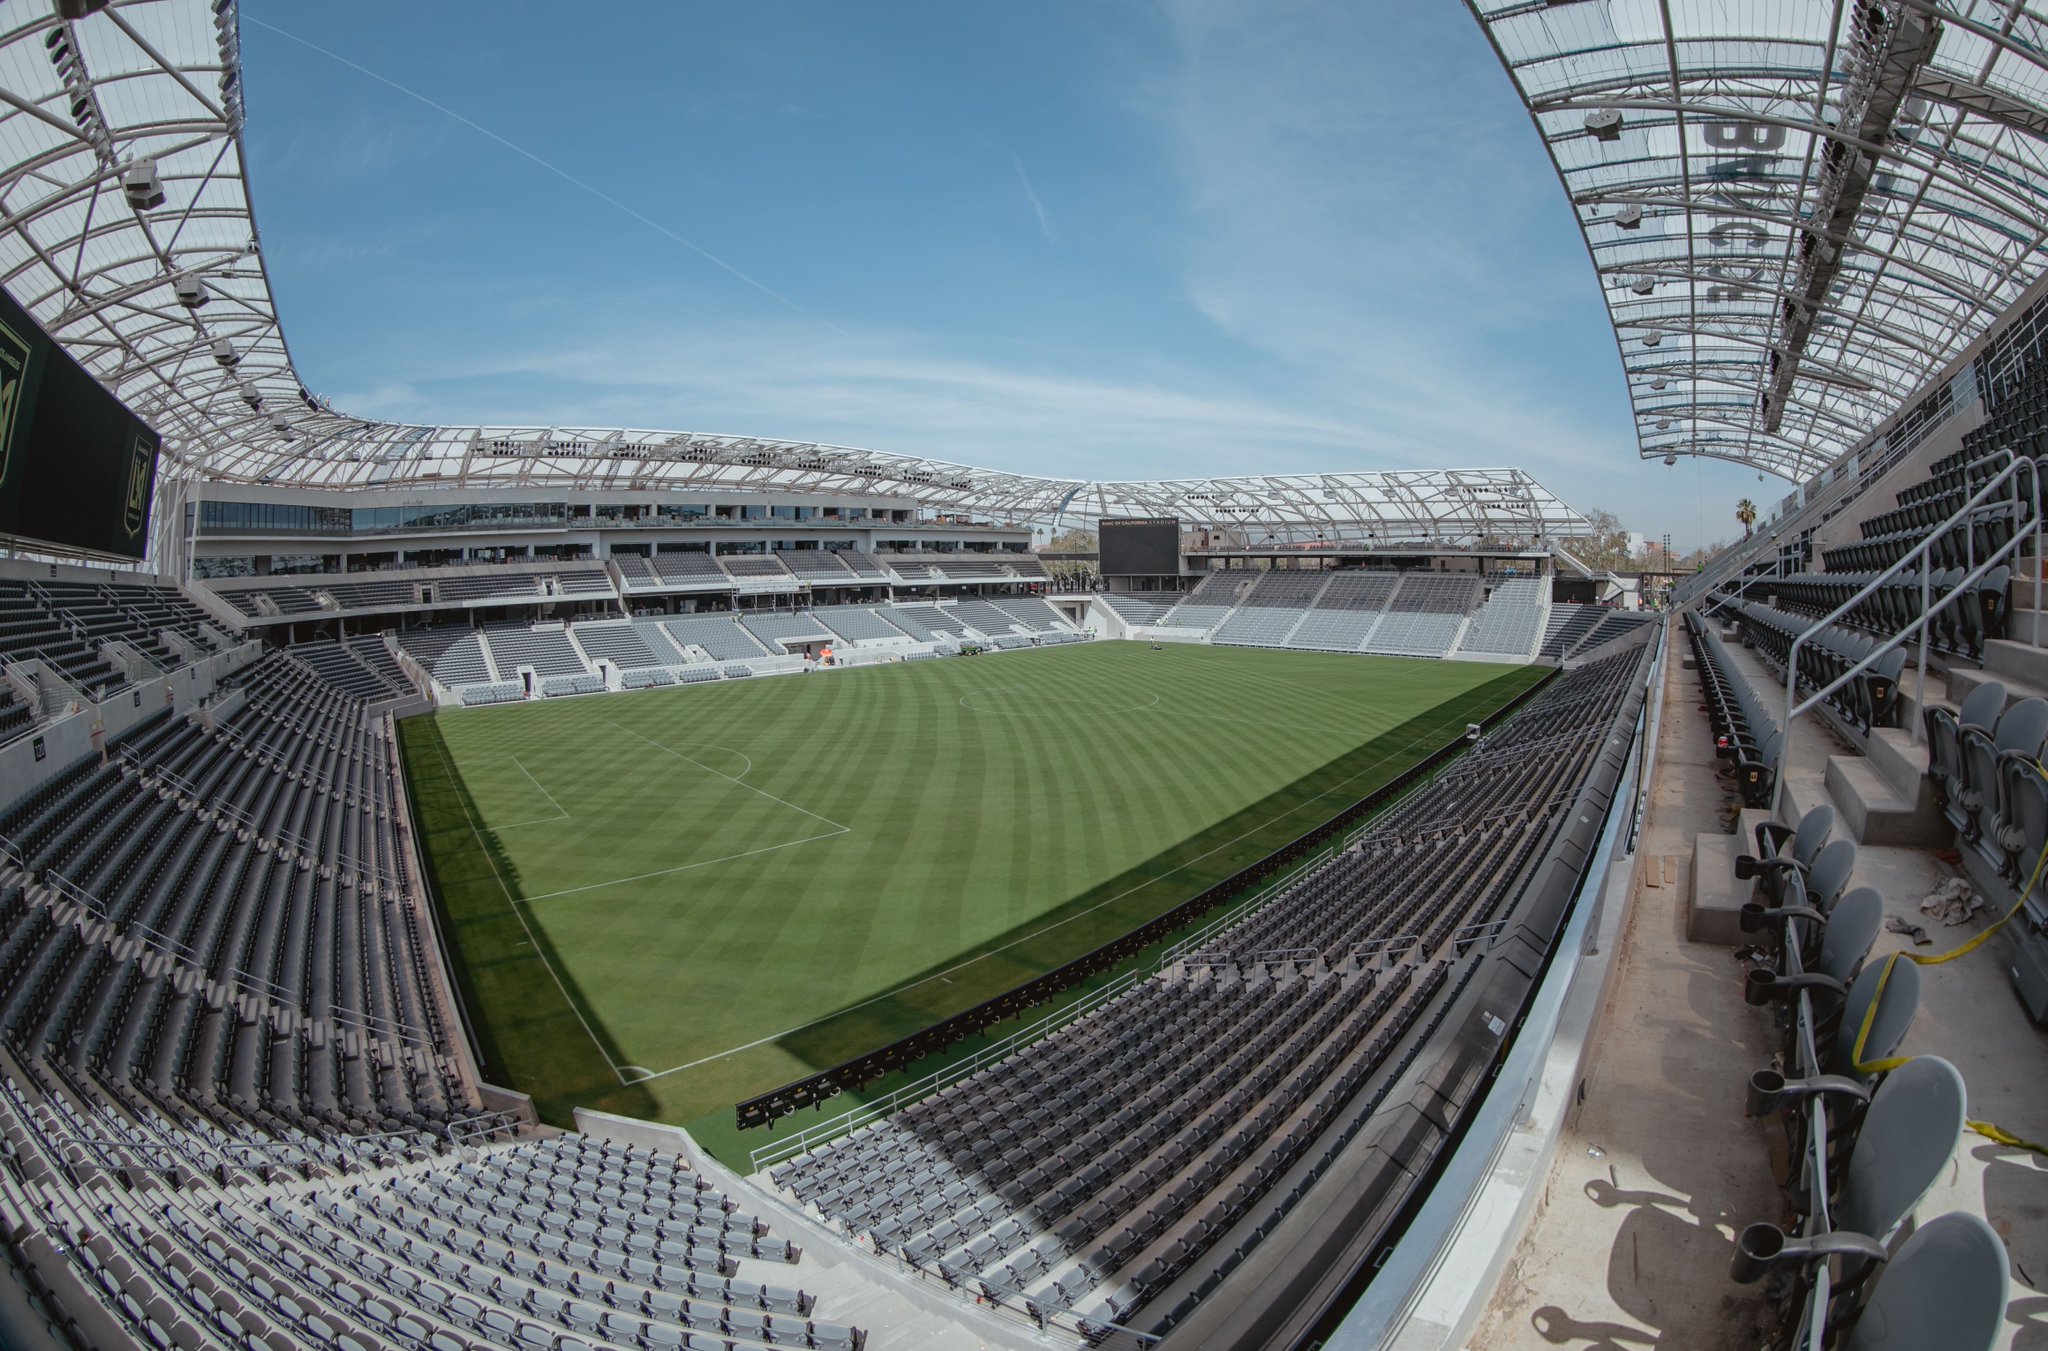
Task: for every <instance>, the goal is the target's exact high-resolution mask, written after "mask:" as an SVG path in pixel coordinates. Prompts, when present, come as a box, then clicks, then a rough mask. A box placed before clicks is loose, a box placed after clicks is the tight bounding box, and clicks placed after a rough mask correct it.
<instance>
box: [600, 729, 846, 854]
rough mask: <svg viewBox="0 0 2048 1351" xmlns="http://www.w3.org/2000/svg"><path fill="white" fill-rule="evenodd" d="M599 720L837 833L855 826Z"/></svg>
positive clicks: (691, 743)
mask: <svg viewBox="0 0 2048 1351" xmlns="http://www.w3.org/2000/svg"><path fill="white" fill-rule="evenodd" d="M598 721H600V722H607V723H611V725H612V726H614V727H616V728H618V729H619V730H620V731H621V732H624V733H625V734H626V735H627V736H630V737H638V738H639V739H640V740H642V741H644V742H646V743H647V744H648V745H650V746H652V747H654V749H656V750H658V751H666V752H668V753H669V754H670V755H673V756H674V757H675V758H676V759H678V760H687V761H689V763H691V764H693V765H695V766H696V767H697V768H699V769H701V770H703V771H704V772H705V773H706V774H716V775H717V776H718V777H719V778H721V779H724V780H725V781H726V782H727V783H731V784H738V785H739V786H740V787H741V788H744V789H746V790H747V791H748V792H749V793H759V794H760V795H761V796H762V797H765V798H767V799H768V800H769V801H770V802H773V803H776V804H778V805H779V806H784V807H787V808H789V809H790V810H791V811H793V812H802V813H803V814H804V815H805V816H808V817H810V818H811V819H812V820H813V821H823V822H824V823H825V824H826V825H828V826H830V827H832V829H833V831H834V832H835V833H837V834H844V833H845V832H847V831H849V830H851V829H853V827H851V826H848V825H843V824H841V823H840V822H838V821H834V820H833V819H832V818H831V817H829V816H820V815H818V814H817V813H816V812H814V811H812V810H810V809H809V808H808V807H799V806H797V805H796V804H795V803H794V802H791V801H789V800H788V799H787V798H779V797H777V796H775V794H773V793H771V792H769V791H768V790H767V789H765V788H756V787H754V785H753V784H751V783H748V782H746V781H745V780H744V779H738V778H734V777H733V776H732V775H730V774H727V773H726V772H725V771H724V770H719V769H713V768H712V767H711V766H709V765H707V764H705V763H704V762H703V761H702V760H698V759H695V758H693V757H691V756H688V755H685V754H683V753H682V752H681V751H679V750H677V749H675V748H674V747H673V746H664V745H662V744H661V743H660V742H659V741H656V740H655V739H654V738H653V737H651V736H641V734H640V733H638V732H636V731H634V730H633V729H632V728H630V727H628V726H626V725H625V724H624V723H618V722H612V720H611V719H610V718H600V719H598ZM683 744H684V745H688V746H709V745H711V744H712V743H711V742H709V741H688V742H684V743H683ZM717 749H719V750H722V751H725V752H726V753H727V754H728V755H738V756H739V757H740V759H742V760H746V761H747V768H748V769H749V770H751V769H753V767H754V762H753V761H752V760H749V759H747V757H746V756H745V755H744V754H742V753H741V752H739V751H736V750H733V749H732V748H730V747H728V746H719V747H717Z"/></svg>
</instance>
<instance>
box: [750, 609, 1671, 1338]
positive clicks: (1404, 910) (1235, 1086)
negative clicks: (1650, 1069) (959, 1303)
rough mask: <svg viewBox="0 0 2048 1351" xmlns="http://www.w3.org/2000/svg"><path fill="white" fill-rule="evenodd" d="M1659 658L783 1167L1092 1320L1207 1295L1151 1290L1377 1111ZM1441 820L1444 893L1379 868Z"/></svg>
mask: <svg viewBox="0 0 2048 1351" xmlns="http://www.w3.org/2000/svg"><path fill="white" fill-rule="evenodd" d="M1645 656H1646V649H1645V648H1642V647H1638V648H1636V649H1634V650H1632V651H1629V652H1625V653H1621V654H1617V655H1616V656H1614V657H1612V658H1610V659H1608V660H1606V661H1603V662H1598V663H1594V664H1591V665H1588V666H1587V667H1585V668H1582V669H1581V670H1579V671H1576V672H1573V673H1570V674H1567V675H1563V676H1560V677H1558V678H1557V679H1555V680H1554V681H1553V682H1552V684H1551V685H1549V686H1548V687H1547V688H1546V689H1545V690H1544V691H1543V692H1542V693H1541V694H1539V695H1538V696H1537V697H1536V698H1535V699H1533V700H1532V701H1531V702H1530V703H1529V704H1528V705H1527V706H1526V707H1524V708H1523V709H1521V710H1519V711H1518V712H1517V713H1515V714H1514V715H1513V716H1512V717H1511V718H1509V719H1508V720H1507V721H1506V722H1504V723H1503V724H1502V726H1501V727H1499V728H1497V729H1496V730H1495V731H1494V733H1493V734H1492V735H1491V736H1490V737H1489V738H1488V739H1487V740H1486V741H1484V742H1482V743H1481V745H1480V746H1479V748H1478V749H1477V750H1475V751H1474V752H1472V753H1471V754H1470V755H1469V756H1468V757H1467V758H1466V759H1463V760H1460V761H1458V762H1457V764H1456V767H1455V770H1454V772H1453V773H1452V774H1451V775H1449V776H1446V777H1445V778H1444V779H1441V780H1439V781H1438V782H1437V783H1436V784H1433V785H1431V786H1430V787H1427V788H1424V789H1422V790H1420V791H1419V792H1418V793H1417V794H1415V795H1414V797H1412V798H1411V799H1409V800H1408V801H1406V802H1405V803H1404V804H1403V805H1402V806H1401V807H1400V808H1398V809H1397V810H1396V811H1395V813H1394V814H1393V815H1392V816H1390V817H1389V818H1387V819H1386V821H1385V822H1384V823H1382V824H1381V825H1378V826H1376V827H1375V828H1374V829H1373V831H1372V832H1371V833H1370V834H1368V835H1367V836H1366V837H1365V839H1364V840H1363V841H1362V842H1361V843H1360V844H1358V845H1357V846H1356V847H1355V848H1354V849H1352V850H1348V851H1346V852H1344V853H1343V854H1341V855H1339V856H1337V857H1336V858H1335V859H1333V860H1332V861H1330V862H1329V863H1327V864H1324V865H1320V866H1319V867H1318V869H1317V871H1316V872H1314V873H1313V874H1311V875H1310V876H1309V877H1306V878H1303V879H1300V880H1298V881H1296V882H1294V883H1293V884H1292V885H1290V886H1289V887H1288V888H1287V889H1285V890H1284V891H1283V892H1281V893H1279V894H1278V895H1277V896H1276V897H1275V898H1273V899H1271V900H1268V901H1267V902H1265V903H1264V904H1263V905H1262V906H1261V907H1260V908H1259V909H1257V910H1255V911H1253V912H1252V914H1251V915H1250V916H1249V917H1247V918H1245V919H1244V920H1242V921H1241V922H1239V923H1238V924H1237V925H1236V926H1235V927H1233V928H1230V929H1227V930H1225V931H1224V932H1223V933H1222V934H1221V935H1219V936H1218V937H1217V938H1215V939H1214V940H1213V941H1211V942H1209V943H1207V944H1205V949H1207V950H1205V951H1204V952H1203V953H1200V954H1195V955H1191V956H1187V957H1184V958H1182V959H1180V960H1178V961H1175V962H1174V963H1173V964H1171V965H1169V966H1168V967H1167V968H1166V969H1165V970H1164V971H1162V972H1161V973H1159V974H1157V975H1155V976H1153V977H1152V978H1151V979H1149V980H1145V981H1142V982H1140V983H1139V984H1137V985H1136V986H1134V987H1133V988H1132V989H1131V990H1129V991H1128V992H1126V993H1124V994H1122V995H1120V996H1117V997H1116V998H1114V999H1112V1000H1109V1001H1108V1002H1106V1003H1104V1004H1102V1005H1101V1006H1099V1007H1097V1008H1095V1009H1093V1010H1091V1011H1090V1012H1088V1013H1087V1014H1086V1015H1085V1016H1082V1017H1080V1018H1078V1019H1076V1020H1074V1021H1072V1022H1070V1023H1068V1024H1066V1025H1065V1026H1064V1027H1061V1028H1060V1029H1058V1030H1057V1031H1055V1032H1054V1033H1052V1034H1051V1035H1049V1036H1047V1037H1045V1038H1044V1039H1042V1040H1040V1041H1038V1042H1036V1043H1034V1044H1032V1045H1030V1046H1028V1047H1026V1048H1024V1049H1022V1050H1019V1051H1016V1052H1014V1053H1012V1054H1011V1055H1009V1056H1008V1057H1006V1058H1004V1059H1002V1060H1000V1061H998V1062H996V1063H995V1064H993V1065H991V1066H988V1067H985V1068H983V1069H982V1070H980V1071H979V1072H977V1073H975V1074H974V1075H972V1076H970V1077H967V1078H965V1079H962V1080H961V1081H959V1082H957V1083H955V1084H952V1085H950V1086H948V1087H946V1088H944V1089H943V1090H942V1091H940V1092H938V1093H935V1094H934V1095H932V1096H930V1097H927V1098H924V1099H922V1100H920V1101H917V1102H915V1103H913V1104H911V1105H909V1106H907V1107H904V1108H902V1109H900V1110H898V1111H897V1112H896V1113H895V1114H894V1115H893V1116H891V1117H889V1118H887V1119H885V1120H882V1121H877V1122H874V1123H871V1124H868V1125H865V1126H862V1127H861V1128H859V1129H858V1130H855V1131H854V1132H853V1133H852V1134H850V1135H847V1136H844V1137H842V1138H840V1139H838V1140H836V1141H833V1142H831V1143H829V1144H826V1145H823V1146H822V1147H818V1148H815V1149H813V1150H811V1151H810V1152H807V1153H804V1154H801V1155H799V1156H797V1157H796V1158H794V1159H791V1160H789V1161H787V1162H785V1163H781V1164H778V1165H775V1166H773V1167H772V1168H771V1169H770V1170H769V1179H770V1181H771V1182H772V1183H773V1184H774V1185H776V1186H778V1187H781V1188H784V1189H785V1190H787V1191H788V1192H789V1193H790V1194H791V1195H792V1196H793V1197H794V1198H795V1199H797V1200H799V1201H801V1202H802V1203H804V1204H805V1205H806V1206H807V1207H809V1208H811V1209H812V1210H814V1211H815V1212H816V1213H817V1214H818V1215H819V1216H820V1217H821V1218H823V1219H825V1220H826V1221H828V1222H830V1223H831V1224H833V1225H834V1226H836V1227H837V1228H839V1229H841V1230H842V1231H843V1232H845V1233H847V1234H848V1235H849V1236H852V1235H865V1236H866V1237H867V1238H868V1239H869V1240H870V1241H872V1243H873V1244H874V1245H875V1246H876V1247H877V1248H878V1249H880V1250H882V1251H884V1252H888V1253H891V1254H893V1255H896V1256H898V1257H900V1258H901V1259H902V1260H904V1261H906V1262H908V1263H911V1264H913V1265H914V1266H916V1267H918V1268H920V1269H921V1270H923V1271H926V1272H928V1273H930V1274H932V1275H934V1276H936V1277H938V1278H939V1279H941V1280H943V1281H945V1282H946V1283H947V1284H949V1285H952V1286H954V1287H956V1288H958V1289H959V1290H961V1291H962V1292H963V1293H964V1294H967V1295H970V1296H973V1297H975V1298H977V1299H978V1300H983V1299H985V1300H989V1301H992V1302H998V1303H1004V1304H1006V1305H1010V1306H1012V1307H1019V1306H1021V1307H1025V1308H1027V1309H1029V1310H1033V1311H1035V1312H1036V1314H1037V1315H1038V1316H1040V1317H1041V1318H1043V1317H1047V1316H1051V1315H1052V1314H1054V1313H1062V1312H1064V1313H1071V1314H1075V1315H1078V1316H1079V1317H1080V1318H1081V1319H1082V1320H1083V1324H1082V1326H1083V1331H1084V1333H1085V1332H1086V1331H1087V1329H1088V1328H1089V1327H1093V1328H1095V1330H1096V1333H1097V1335H1101V1334H1103V1333H1105V1332H1106V1331H1107V1330H1108V1328H1109V1326H1110V1325H1112V1324H1125V1323H1128V1322H1130V1321H1131V1320H1134V1319H1141V1321H1143V1322H1144V1324H1145V1325H1146V1326H1148V1327H1151V1328H1153V1329H1154V1330H1157V1329H1159V1328H1161V1327H1164V1326H1168V1325H1171V1324H1172V1323H1173V1322H1174V1321H1175V1320H1176V1319H1177V1318H1178V1317H1180V1316H1184V1315H1185V1313H1186V1312H1187V1310H1188V1309H1189V1308H1191V1307H1192V1304H1193V1300H1194V1298H1195V1297H1196V1296H1195V1295H1194V1294H1192V1293H1189V1294H1187V1295H1185V1296H1184V1297H1183V1298H1181V1299H1179V1300H1176V1301H1175V1302H1174V1303H1173V1305H1172V1307H1157V1308H1148V1306H1151V1305H1154V1304H1155V1303H1156V1301H1158V1300H1159V1298H1160V1297H1161V1296H1162V1295H1163V1294H1164V1293H1165V1292H1166V1291H1167V1290H1168V1288H1169V1287H1175V1288H1177V1289H1190V1290H1192V1289H1193V1288H1199V1289H1203V1290H1206V1289H1208V1288H1212V1287H1213V1286H1214V1284H1215V1283H1216V1282H1217V1281H1219V1280H1220V1279H1221V1278H1222V1276H1223V1275H1224V1274H1226V1273H1227V1272H1229V1271H1230V1270H1233V1269H1234V1268H1235V1267H1236V1266H1237V1265H1238V1264H1239V1263H1240V1262H1242V1260H1243V1259H1244V1257H1245V1256H1246V1255H1247V1254H1249V1253H1250V1252H1251V1251H1252V1250H1253V1249H1254V1248H1256V1246H1257V1245H1258V1243H1259V1241H1260V1239H1261V1238H1262V1237H1263V1236H1264V1235H1265V1234H1267V1233H1268V1232H1270V1231H1271V1229H1272V1228H1273V1226H1274V1225H1276V1224H1277V1223H1278V1222H1279V1221H1280V1219H1281V1218H1282V1217H1284V1216H1285V1215H1286V1214H1287V1212H1288V1211H1289V1209H1290V1208H1291V1207H1292V1206H1293V1205H1294V1204H1295V1203H1296V1202H1297V1201H1298V1200H1299V1199H1300V1197H1301V1196H1303V1195H1305V1194H1306V1192H1307V1190H1308V1188H1309V1187H1310V1185H1311V1184H1312V1183H1313V1182H1314V1181H1315V1180H1316V1179H1317V1178H1318V1177H1320V1176H1321V1175H1322V1173H1323V1171H1324V1170H1325V1169H1326V1168H1327V1167H1328V1165H1329V1164H1330V1162H1331V1161H1332V1160H1333V1159H1334V1158H1335V1156H1336V1154H1337V1152H1338V1151H1339V1150H1340V1149H1342V1148H1343V1146H1344V1145H1345V1144H1346V1143H1348V1142H1349V1141H1350V1140H1351V1139H1352V1138H1354V1132H1355V1131H1356V1130H1357V1129H1358V1128H1359V1127H1360V1126H1361V1125H1362V1124H1363V1120H1364V1115H1369V1113H1367V1114H1364V1115H1361V1114H1359V1113H1357V1112H1355V1111H1353V1110H1351V1108H1350V1104H1351V1103H1352V1102H1353V1099H1354V1098H1355V1097H1357V1096H1358V1095H1359V1094H1360V1092H1361V1090H1362V1089H1363V1088H1364V1087H1365V1086H1366V1085H1367V1084H1368V1083H1369V1082H1372V1081H1374V1080H1375V1079H1376V1077H1379V1076H1381V1075H1382V1074H1383V1072H1384V1071H1385V1070H1386V1068H1387V1066H1388V1063H1389V1061H1388V1057H1389V1056H1390V1055H1391V1053H1392V1051H1393V1048H1394V1047H1395V1046H1396V1045H1397V1044H1399V1043H1400V1042H1401V1040H1402V1039H1403V1037H1404V1036H1405V1035H1406V1034H1407V1033H1408V1032H1409V1031H1410V1030H1411V1029H1412V1028H1413V1027H1414V1026H1415V1025H1416V1024H1417V1021H1418V1020H1419V1019H1421V1018H1422V1017H1424V1016H1425V1013H1426V1011H1427V1010H1428V1009H1429V1008H1430V1007H1431V1006H1432V1003H1433V1001H1434V1000H1436V999H1437V998H1438V996H1439V995H1441V994H1443V993H1444V992H1445V991H1446V990H1447V989H1448V988H1452V987H1455V986H1456V985H1457V983H1458V982H1459V981H1460V980H1461V979H1462V978H1463V977H1464V975H1465V974H1466V973H1469V971H1470V969H1471V968H1470V967H1468V966H1463V965H1461V958H1462V957H1463V955H1464V954H1465V953H1466V952H1467V950H1468V948H1469V945H1470V944H1471V942H1472V941H1473V939H1472V936H1471V935H1472V932H1473V925H1474V921H1475V919H1476V920H1479V921H1480V927H1484V920H1485V919H1490V918H1492V917H1493V916H1494V915H1495V914H1496V913H1497V911H1498V910H1499V908H1500V906H1501V905H1502V903H1503V901H1504V900H1505V899H1506V898H1508V897H1510V896H1512V895H1513V894H1514V890H1515V887H1516V884H1517V882H1518V881H1519V880H1520V879H1521V877H1525V876H1526V870H1527V867H1528V864H1529V861H1530V860H1531V859H1533V858H1534V857H1536V855H1537V853H1538V852H1539V851H1540V849H1541V848H1542V847H1543V846H1544V845H1545V844H1546V842H1547V841H1548V840H1550V839H1552V838H1554V837H1555V833H1556V830H1557V829H1558V828H1559V824H1560V822H1561V820H1562V819H1563V818H1564V817H1565V816H1566V813H1564V812H1563V810H1562V806H1561V804H1562V802H1563V801H1565V800H1566V799H1568V798H1569V797H1571V796H1572V795H1573V793H1575V792H1576V790H1577V788H1578V786H1579V783H1580V782H1581V781H1582V780H1583V779H1584V778H1585V776H1586V775H1587V773H1588V772H1589V768H1590V765H1591V762H1592V758H1593V757H1594V756H1595V755H1596V754H1597V753H1598V751H1599V749H1600V747H1601V746H1602V745H1603V743H1605V742H1606V740H1607V738H1608V737H1609V736H1610V735H1611V734H1612V733H1613V731H1614V724H1615V719H1616V717H1617V710H1618V708H1619V707H1620V706H1621V704H1622V701H1623V698H1624V696H1625V694H1626V692H1627V690H1628V689H1629V688H1630V687H1631V684H1632V682H1636V683H1639V676H1640V672H1641V670H1642V665H1643V662H1644V660H1645ZM1482 785H1483V786H1484V789H1485V793H1484V794H1483V795H1480V794H1479V793H1478V790H1479V789H1480V788H1481V786H1482ZM1475 803H1477V804H1478V805H1477V806H1475V805H1474V804H1475ZM1532 803H1533V804H1534V806H1533V807H1532V808H1531V810H1530V814H1529V819H1528V820H1527V821H1526V822H1520V823H1511V821H1510V818H1513V817H1517V816H1519V815H1520V810H1521V807H1520V805H1518V804H1532ZM1439 836H1441V837H1443V839H1442V840H1441V841H1437V843H1439V844H1442V845H1443V847H1442V848H1440V849H1437V850H1436V852H1435V853H1433V854H1432V855H1431V857H1432V858H1433V859H1434V860H1435V863H1434V864H1433V865H1432V871H1431V873H1430V874H1429V880H1428V885H1427V886H1423V885H1419V884H1418V876H1419V870H1417V871H1414V872H1411V871H1410V870H1407V869H1401V868H1390V867H1388V866H1387V865H1386V862H1385V858H1386V855H1387V854H1389V853H1395V852H1400V851H1403V850H1405V849H1410V848H1413V847H1415V846H1417V845H1420V844H1421V843H1422V842H1424V841H1427V840H1433V839H1435V837H1439ZM1517 867H1520V868H1521V869H1522V872H1521V873H1520V874H1519V875H1518V874H1517V873H1516V871H1515V870H1516V868H1517ZM1375 939H1376V940H1379V943H1378V946H1377V948H1375V949H1374V951H1373V955H1372V957H1371V958H1368V959H1364V960H1355V959H1352V957H1351V955H1350V954H1352V953H1353V952H1354V950H1356V949H1358V948H1359V947H1360V946H1361V945H1370V944H1371V942H1372V940H1375ZM1276 942H1277V943H1284V944H1285V946H1284V947H1282V948H1280V949H1279V950H1275V947H1274V945H1275V943H1276ZM1331 954H1337V955H1338V956H1339V958H1340V960H1338V961H1335V962H1333V961H1330V960H1327V958H1328V957H1329V956H1330V955H1331ZM1375 962H1377V963H1378V964H1377V965H1375V964H1374V963H1375ZM1283 1178H1285V1179H1286V1184H1285V1185H1284V1186H1283V1185H1282V1179H1283Z"/></svg>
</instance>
